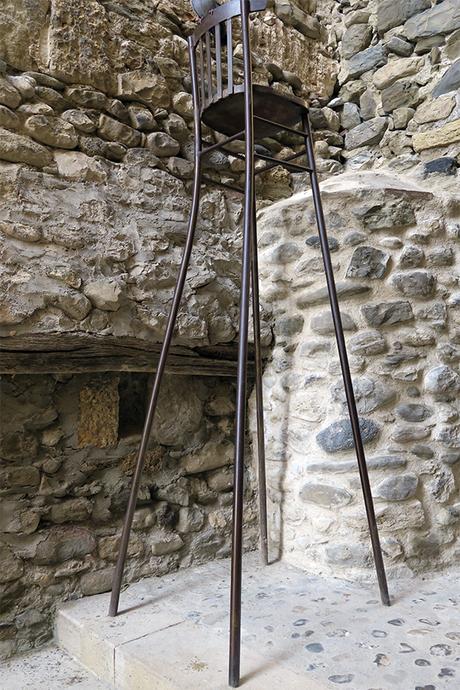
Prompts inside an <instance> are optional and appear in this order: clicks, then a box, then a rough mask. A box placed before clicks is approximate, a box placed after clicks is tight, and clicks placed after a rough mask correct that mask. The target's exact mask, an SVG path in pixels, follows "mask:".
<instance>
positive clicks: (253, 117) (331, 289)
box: [109, 0, 390, 687]
mask: <svg viewBox="0 0 460 690" xmlns="http://www.w3.org/2000/svg"><path fill="white" fill-rule="evenodd" d="M265 7H266V0H230V1H229V2H227V3H225V4H224V5H221V6H219V7H216V8H215V9H213V10H211V11H209V12H208V13H207V14H206V15H205V16H204V17H203V18H202V20H201V22H200V23H199V24H198V26H197V28H196V30H195V32H194V33H193V34H192V36H190V37H189V41H188V43H189V54H190V68H191V80H192V97H193V108H194V135H195V149H194V152H195V172H194V182H193V195H192V207H191V212H190V219H189V225H188V232H187V239H186V243H185V248H184V253H183V257H182V262H181V265H180V269H179V274H178V277H177V283H176V288H175V291H174V295H173V299H172V305H171V310H170V314H169V318H168V322H167V327H166V333H165V337H164V341H163V345H162V348H161V353H160V358H159V362H158V366H157V370H156V375H155V379H154V384H153V389H152V393H151V397H150V401H149V405H148V410H147V415H146V419H145V425H144V430H143V434H142V439H141V443H140V447H139V452H138V456H137V461H136V468H135V472H134V477H133V481H132V486H131V492H130V496H129V501H128V507H127V510H126V516H125V520H124V524H123V531H122V535H121V542H120V550H119V554H118V560H117V564H116V568H115V574H114V579H113V586H112V596H111V601H110V610H109V615H111V616H115V615H117V612H118V604H119V598H120V588H121V582H122V577H123V570H124V565H125V560H126V554H127V549H128V541H129V535H130V531H131V525H132V520H133V516H134V511H135V507H136V500H137V494H138V490H139V484H140V480H141V474H142V470H143V465H144V458H145V453H146V450H147V447H148V442H149V437H150V432H151V428H152V423H153V419H154V414H155V409H156V405H157V401H158V395H159V390H160V385H161V380H162V376H163V373H164V371H165V366H166V362H167V356H168V351H169V348H170V345H171V340H172V337H173V333H174V326H175V322H176V318H177V313H178V310H179V306H180V301H181V297H182V292H183V288H184V283H185V280H186V276H187V269H188V266H189V261H190V256H191V252H192V248H193V242H194V234H195V227H196V221H197V216H198V209H199V199H200V190H201V185H202V184H203V183H206V182H210V183H211V184H219V185H221V186H223V187H226V188H228V189H230V190H233V191H236V192H240V193H242V194H243V197H244V213H243V248H242V270H241V294H240V311H239V340H238V364H237V391H236V424H235V461H234V487H233V522H232V564H231V592H230V649H229V685H230V686H231V687H238V685H239V683H240V650H241V584H242V543H243V540H242V536H243V507H244V506H243V503H244V446H245V435H246V402H247V400H246V398H247V395H246V394H247V359H248V335H249V306H250V301H251V296H252V312H253V325H254V352H255V390H256V419H257V453H258V483H259V514H260V515H259V518H260V545H261V553H262V559H263V562H265V563H268V541H267V506H266V486H265V449H264V421H263V399H262V352H261V343H260V313H259V278H258V258H257V228H256V213H255V177H256V175H258V174H260V173H261V172H265V171H267V170H270V169H272V168H274V167H275V166H277V165H281V166H284V167H285V168H287V169H288V170H289V171H290V172H291V173H297V172H307V173H308V174H309V177H310V183H311V189H312V195H313V202H314V207H315V214H316V222H317V226H318V233H319V238H320V244H321V251H322V256H323V262H324V270H325V276H326V283H327V288H328V293H329V299H330V305H331V310H332V316H333V323H334V329H335V335H336V340H337V347H338V352H339V358H340V365H341V370H342V376H343V382H344V387H345V393H346V399H347V405H348V412H349V417H350V423H351V429H352V434H353V440H354V447H355V451H356V456H357V461H358V469H359V475H360V480H361V486H362V491H363V497H364V503H365V507H366V514H367V519H368V524H369V531H370V538H371V544H372V549H373V555H374V562H375V567H376V572H377V579H378V583H379V588H380V594H381V599H382V602H383V604H385V605H390V598H389V594H388V586H387V580H386V574H385V567H384V563H383V557H382V550H381V546H380V540H379V534H378V529H377V522H376V516H375V510H374V503H373V499H372V492H371V488H370V483H369V475H368V471H367V466H366V460H365V455H364V448H363V441H362V437H361V429H360V425H359V417H358V412H357V408H356V402H355V397H354V392H353V384H352V379H351V374H350V367H349V363H348V355H347V350H346V344H345V338H344V333H343V327H342V320H341V316H340V309H339V303H338V298H337V291H336V287H335V280H334V275H333V269H332V262H331V256H330V252H329V245H328V239H327V233H326V225H325V221H324V214H323V209H322V204H321V195H320V187H319V183H318V176H317V172H316V166H315V157H314V148H313V138H312V132H311V127H310V121H309V115H308V108H307V106H306V104H305V103H304V102H303V101H302V100H301V99H299V98H297V97H295V96H290V95H285V94H281V93H279V92H278V91H275V90H274V89H272V88H271V87H269V86H259V85H255V84H253V83H252V61H251V46H250V13H251V12H259V11H262V10H264V9H265ZM235 38H237V39H238V41H241V44H242V72H241V59H237V56H236V55H235V54H234V53H235V51H234V43H235V41H234V39H235ZM202 123H204V124H205V125H206V126H207V127H208V128H210V129H212V130H214V132H216V133H217V138H218V141H217V143H207V142H205V141H203V138H202ZM283 131H284V132H289V133H290V134H293V135H295V136H298V137H299V142H303V146H302V148H301V150H300V151H299V152H297V153H294V154H292V155H291V156H290V157H288V158H285V159H282V160H281V159H279V158H276V157H274V156H271V155H268V153H269V152H267V151H266V149H261V148H260V147H256V142H257V141H258V140H261V139H264V138H266V137H276V136H277V135H278V134H279V133H281V132H283ZM235 141H244V154H243V153H242V152H241V149H240V150H239V151H235V149H234V147H232V150H231V151H229V149H228V146H229V145H231V144H232V142H235ZM216 149H219V150H222V151H225V152H227V153H231V154H232V155H233V156H236V157H239V158H242V159H243V160H244V161H245V182H244V188H240V187H239V186H238V185H236V184H235V185H232V184H227V183H222V182H221V183H218V182H215V181H210V180H207V179H206V178H205V177H204V176H203V174H202V167H203V166H202V160H203V156H205V155H206V154H208V153H209V152H211V151H213V150H216ZM262 151H263V152H262ZM302 156H305V157H306V164H299V163H298V162H294V160H295V159H298V158H300V157H302ZM256 158H258V159H259V160H262V161H264V164H263V165H262V166H261V167H259V168H258V169H257V170H256V166H255V159H256Z"/></svg>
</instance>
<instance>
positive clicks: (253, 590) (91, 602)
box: [1, 554, 460, 690]
mask: <svg viewBox="0 0 460 690" xmlns="http://www.w3.org/2000/svg"><path fill="white" fill-rule="evenodd" d="M244 567H245V577H244V595H243V654H242V674H243V680H244V681H245V682H244V685H242V687H245V688H248V689H249V690H253V689H254V690H256V689H259V688H262V689H264V690H272V689H273V690H274V689H275V688H277V687H279V686H280V685H283V686H284V688H285V689H286V690H297V689H299V690H326V689H327V690H333V689H334V688H339V687H342V686H343V687H344V688H349V689H350V690H393V689H396V690H444V689H446V690H457V689H458V688H460V592H459V591H458V577H457V575H456V573H453V572H451V573H444V574H440V575H433V576H430V577H427V578H426V579H413V580H404V581H402V580H399V581H394V582H391V583H390V589H391V593H392V596H393V602H394V603H393V605H392V607H391V608H384V607H382V606H381V604H380V601H379V598H378V590H377V586H376V585H374V584H357V583H350V582H347V581H343V580H336V579H324V578H316V577H312V576H311V575H306V574H305V573H303V572H301V571H299V570H297V569H295V568H292V567H289V566H287V565H285V564H282V563H275V564H273V565H271V566H270V567H267V568H263V567H261V566H260V565H259V564H258V558H257V555H256V554H251V555H248V556H246V557H245V562H244ZM228 573H229V562H228V561H216V562H213V563H210V564H208V565H205V566H202V567H200V568H194V569H190V570H183V571H180V572H178V573H175V574H173V575H168V576H166V577H163V578H161V579H154V578H152V579H147V580H144V581H142V582H140V583H137V584H135V585H132V586H130V587H129V588H128V589H127V590H126V591H125V592H123V594H122V600H121V609H120V610H121V615H120V616H119V617H117V618H116V619H111V618H108V617H107V616H106V611H107V604H108V595H105V594H104V595H98V596H95V597H87V598H86V599H83V600H79V601H76V602H70V603H68V604H66V605H65V606H63V608H62V609H61V611H60V613H59V616H58V619H57V624H56V627H57V634H58V638H59V641H60V644H61V645H62V646H64V647H65V648H67V649H68V650H70V651H71V652H72V653H73V654H74V655H75V656H76V657H77V658H79V659H80V660H81V661H82V662H83V663H85V664H86V665H87V666H88V667H90V668H93V669H94V670H95V671H96V672H97V673H98V675H99V677H101V678H104V679H106V680H107V681H108V682H109V685H110V684H113V682H116V687H117V688H121V689H123V690H125V688H126V689H128V688H129V690H134V688H135V690H144V688H145V689H146V690H147V688H148V690H153V689H156V688H158V689H161V690H163V688H168V690H171V689H172V688H174V689H175V688H177V689H180V690H185V688H187V690H189V689H192V688H193V689H195V688H196V689H198V688H199V689H200V690H202V689H204V688H209V689H212V690H221V689H224V688H225V687H226V675H227V670H226V666H227V659H226V654H227V628H228V616H227V606H228ZM47 654H48V658H46V655H47ZM49 654H50V652H46V653H42V654H37V655H35V656H30V657H27V658H26V659H23V660H20V661H16V662H13V663H10V664H8V665H7V671H6V676H5V674H4V673H2V683H1V687H2V690H13V689H14V690H21V689H22V688H34V690H35V689H37V690H41V689H42V688H50V690H54V689H55V688H56V690H57V688H65V687H67V686H70V687H73V685H75V687H76V688H78V690H83V689H84V690H87V689H88V690H89V688H91V689H94V690H99V689H100V688H103V687H106V686H104V685H101V684H99V682H98V681H96V680H95V679H94V680H92V679H91V676H89V675H88V674H87V673H86V672H84V671H82V670H81V667H80V668H78V667H77V666H76V665H75V663H73V662H69V660H68V659H66V657H65V656H64V655H63V654H62V652H57V651H54V652H53V653H52V656H51V658H50V657H49ZM34 664H36V666H35V667H34ZM15 672H16V673H17V676H16V677H17V682H16V684H14V682H15V681H14V677H15V676H14V673H15ZM53 674H54V675H56V674H60V675H59V678H60V682H61V685H59V684H58V681H59V678H58V675H56V679H57V680H56V681H54V676H53ZM5 678H6V683H5ZM34 678H35V679H36V678H38V679H39V681H38V682H37V681H34ZM45 678H46V680H45ZM53 682H55V685H53V684H52V683H53ZM21 683H22V684H21ZM34 683H35V684H34ZM40 683H41V684H40Z"/></svg>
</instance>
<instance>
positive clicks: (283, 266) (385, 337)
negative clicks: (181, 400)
mask: <svg viewBox="0 0 460 690" xmlns="http://www.w3.org/2000/svg"><path fill="white" fill-rule="evenodd" d="M322 193H323V203H324V207H325V215H326V221H327V225H328V228H329V243H330V248H331V252H332V260H333V264H334V269H335V275H336V281H337V289H338V294H339V298H340V304H341V308H342V318H343V324H344V328H345V335H346V340H347V345H348V351H349V357H350V364H351V369H352V373H353V379H354V387H355V393H356V398H357V405H358V410H359V414H360V418H361V425H362V432H363V438H364V443H365V449H366V454H367V461H368V466H369V472H370V478H371V484H372V490H373V495H374V497H375V505H376V512H377V518H378V524H379V528H380V533H381V538H382V544H383V548H384V552H385V558H386V562H387V565H388V566H389V570H390V571H391V572H393V573H397V574H404V573H409V572H416V571H420V570H423V569H429V568H431V569H432V568H437V567H441V566H447V565H449V564H452V562H454V560H455V558H456V556H458V551H459V547H458V536H459V518H460V497H459V480H460V476H459V468H460V425H459V423H458V418H459V409H460V408H459V403H458V393H459V391H460V370H459V362H460V290H459V263H458V261H459V259H458V247H459V239H460V197H454V196H452V195H451V194H448V193H442V192H434V190H432V189H429V187H428V186H427V187H421V186H419V185H418V183H417V184H416V183H415V182H413V181H412V180H411V179H410V178H397V177H394V176H389V175H385V174H378V173H377V174H376V173H371V172H368V173H360V174H354V175H353V174H346V175H342V176H339V177H336V178H333V179H330V180H328V181H327V182H325V183H323V185H322ZM258 227H259V243H260V265H261V267H262V268H261V291H262V298H263V300H264V301H265V302H266V303H270V306H271V308H272V309H273V314H274V320H275V338H276V340H275V346H274V349H273V353H272V357H271V360H270V362H269V363H268V365H267V367H266V369H265V374H264V393H265V413H266V434H267V465H268V485H269V504H270V535H271V546H272V549H273V555H280V556H282V557H283V558H284V559H285V560H287V561H289V562H291V563H293V564H295V565H297V566H300V567H303V568H305V569H307V570H314V571H316V572H330V573H335V574H340V575H346V576H347V577H348V576H356V577H360V576H363V575H365V574H366V573H367V572H369V571H368V569H369V568H371V567H372V557H371V551H370V542H369V537H368V531H367V523H366V517H365V512H364V505H363V500H362V494H361V489H360V482H359V476H358V470H357V464H356V460H355V455H354V448H353V443H352V439H351V433H350V425H349V422H348V421H347V411H346V405H345V398H344V391H343V387H342V384H341V375H340V367H339V361H338V355H337V350H336V345H335V339H334V334H333V327H332V320H331V315H330V310H329V303H328V296H327V291H326V285H325V277H324V271H323V266H322V259H321V253H320V248H319V244H318V237H317V233H316V225H315V216H314V212H313V204H312V198H311V194H310V193H309V192H308V193H306V192H305V193H300V194H297V195H295V196H293V197H291V198H290V199H287V200H285V201H281V202H279V203H277V204H274V205H273V206H271V207H269V208H267V209H264V210H263V211H262V212H261V213H260V215H259V222H258ZM251 405H252V408H254V396H253V398H252V401H251ZM252 428H253V431H254V430H255V423H254V422H252ZM254 447H255V445H254Z"/></svg>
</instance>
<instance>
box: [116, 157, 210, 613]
mask: <svg viewBox="0 0 460 690" xmlns="http://www.w3.org/2000/svg"><path fill="white" fill-rule="evenodd" d="M200 187H201V153H200V151H199V148H198V147H197V148H196V150H195V174H194V185H193V195H192V206H191V210H190V217H189V224H188V231H187V239H186V242H185V247H184V252H183V255H182V261H181V265H180V269H179V274H178V276H177V282H176V287H175V290H174V295H173V300H172V304H171V309H170V312H169V317H168V323H167V326H166V332H165V337H164V340H163V345H162V347H161V352H160V358H159V361H158V366H157V371H156V374H155V379H154V383H153V388H152V393H151V395H150V400H149V405H148V411H147V415H146V418H145V423H144V429H143V432H142V438H141V443H140V446H139V452H138V455H137V460H136V467H135V471H134V476H133V481H132V484H131V491H130V495H129V501H128V507H127V509H126V514H125V518H124V522H123V530H122V533H121V541H120V550H119V552H118V558H117V564H116V567H115V572H114V577H113V582H112V594H111V598H110V607H109V616H116V615H117V613H118V604H119V600H120V589H121V582H122V578H123V571H124V567H125V561H126V554H127V551H128V543H129V536H130V533H131V526H132V522H133V517H134V511H135V509H136V502H137V494H138V492H139V484H140V481H141V475H142V470H143V467H144V461H145V454H146V452H147V448H148V443H149V438H150V432H151V429H152V423H153V418H154V415H155V410H156V406H157V402H158V395H159V392H160V385H161V380H162V377H163V374H164V370H165V367H166V360H167V357H168V352H169V347H170V345H171V340H172V337H173V333H174V327H175V324H176V318H177V313H178V311H179V305H180V301H181V298H182V293H183V290H184V284H185V279H186V277H187V270H188V266H189V262H190V255H191V252H192V247H193V239H194V236H195V228H196V221H197V217H198V209H199V204H200Z"/></svg>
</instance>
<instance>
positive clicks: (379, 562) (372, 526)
mask: <svg viewBox="0 0 460 690" xmlns="http://www.w3.org/2000/svg"><path fill="white" fill-rule="evenodd" d="M303 124H304V131H305V135H306V136H305V146H306V151H307V165H308V166H309V168H310V170H311V172H310V180H311V188H312V194H313V202H314V206H315V213H316V223H317V225H318V233H319V238H320V243H321V251H322V255H323V262H324V270H325V273H326V282H327V289H328V293H329V301H330V304H331V311H332V319H333V322H334V330H335V336H336V340H337V348H338V351H339V358H340V366H341V369H342V377H343V384H344V387H345V394H346V398H347V405H348V413H349V416H350V423H351V428H352V433H353V440H354V446H355V451H356V457H357V460H358V468H359V475H360V480H361V487H362V492H363V496H364V504H365V506H366V515H367V521H368V524H369V532H370V537H371V543H372V550H373V554H374V562H375V568H376V572H377V579H378V583H379V588H380V596H381V599H382V603H383V604H384V605H385V606H390V603H391V602H390V595H389V593H388V584H387V579H386V573H385V565H384V562H383V556H382V548H381V545H380V538H379V532H378V528H377V521H376V517H375V509H374V501H373V498H372V491H371V486H370V482H369V473H368V470H367V465H366V457H365V454H364V446H363V440H362V436H361V429H360V426H359V416H358V411H357V408H356V400H355V395H354V391H353V382H352V379H351V373H350V365H349V362H348V354H347V348H346V344H345V336H344V333H343V326H342V318H341V315H340V308H339V301H338V298H337V290H336V286H335V279H334V272H333V268H332V260H331V254H330V251H329V243H328V238H327V231H326V223H325V220H324V212H323V207H322V202H321V194H320V188H319V182H318V175H317V172H316V164H315V155H314V150H313V139H312V134H311V126H310V121H309V118H308V116H306V117H305V118H304V122H303Z"/></svg>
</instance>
